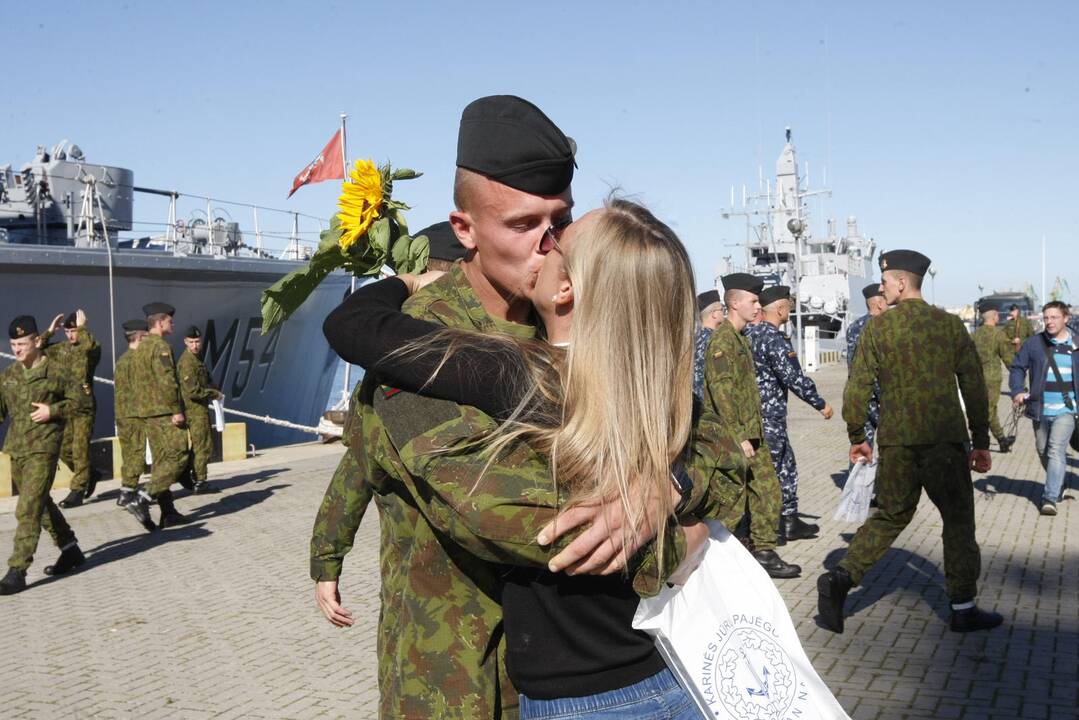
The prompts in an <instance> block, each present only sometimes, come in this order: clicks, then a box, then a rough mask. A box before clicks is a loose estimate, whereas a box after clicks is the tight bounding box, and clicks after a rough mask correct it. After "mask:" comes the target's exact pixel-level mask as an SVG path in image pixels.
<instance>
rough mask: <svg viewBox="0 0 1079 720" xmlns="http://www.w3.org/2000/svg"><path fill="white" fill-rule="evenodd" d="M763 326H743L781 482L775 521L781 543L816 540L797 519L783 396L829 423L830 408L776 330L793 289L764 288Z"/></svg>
mask: <svg viewBox="0 0 1079 720" xmlns="http://www.w3.org/2000/svg"><path fill="white" fill-rule="evenodd" d="M760 303H761V315H762V317H763V319H762V321H761V322H759V323H756V324H755V325H747V326H746V329H745V331H744V332H745V336H746V337H747V338H749V342H750V345H751V346H752V348H753V364H754V366H755V367H756V371H757V386H758V387H759V388H760V396H761V419H762V421H763V426H764V439H765V441H766V442H767V443H768V451H769V452H770V453H771V456H772V465H773V466H774V467H775V470H776V475H777V476H778V477H779V489H780V492H781V494H782V496H783V507H782V510H781V515H780V519H779V538H780V541H781V542H784V541H786V540H804V539H807V538H812V537H816V534H817V533H818V532H819V531H820V527H818V526H817V525H813V524H810V523H807V522H805V521H804V520H802V518H800V517H799V516H798V466H797V465H796V464H795V461H794V449H793V448H792V447H791V440H790V437H789V436H788V435H787V391H788V390H789V391H791V392H793V393H794V394H795V395H797V396H798V397H799V398H801V399H802V400H804V401H805V402H806V403H808V404H809V405H810V406H812V407H813V409H814V410H816V411H817V412H819V413H820V414H821V415H823V416H824V419H825V420H830V419H831V418H832V406H831V405H829V404H828V403H827V402H826V401H825V400H824V398H822V397H821V396H820V393H818V392H817V386H816V384H814V382H813V381H812V380H810V379H809V378H808V377H806V375H805V373H803V372H802V366H801V364H799V362H798V355H797V353H795V352H794V348H793V347H792V346H791V341H790V338H789V337H788V336H786V335H784V334H783V333H782V332H780V330H779V326H780V325H784V324H786V322H787V320H788V319H789V318H790V314H791V289H790V288H789V287H787V286H786V285H776V286H774V287H769V288H765V289H764V290H762V291H761V294H760Z"/></svg>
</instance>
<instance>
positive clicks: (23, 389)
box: [0, 315, 89, 595]
mask: <svg viewBox="0 0 1079 720" xmlns="http://www.w3.org/2000/svg"><path fill="white" fill-rule="evenodd" d="M8 337H9V338H10V339H11V352H12V354H13V355H14V356H15V362H13V363H12V364H11V365H9V366H8V367H7V368H5V369H4V371H3V372H0V423H2V422H4V421H5V420H7V419H8V418H11V424H10V425H9V426H8V430H7V437H6V438H5V439H4V452H6V453H7V454H8V455H10V456H11V472H12V480H13V482H14V484H15V488H16V490H17V491H18V493H19V502H18V505H17V506H16V508H15V520H16V522H17V523H18V524H17V526H16V528H15V542H14V549H13V551H12V553H11V557H10V558H8V571H7V574H6V575H4V577H3V579H0V595H13V594H14V593H17V592H20V591H22V590H24V589H25V588H26V570H27V568H29V567H30V564H31V563H32V562H33V560H34V552H35V551H36V550H37V543H38V539H39V537H40V536H41V528H42V527H44V528H45V530H46V531H47V532H48V533H49V535H50V536H51V537H52V539H53V542H55V543H56V546H57V547H58V548H60V558H59V559H58V560H57V561H56V564H55V565H50V566H48V567H46V568H45V574H47V575H61V574H63V573H65V572H68V571H69V570H72V569H74V568H76V567H78V566H79V565H82V564H83V563H84V562H85V561H86V558H85V557H83V554H82V550H80V549H79V544H78V541H77V540H76V539H75V533H74V532H72V530H71V527H70V526H69V525H68V524H67V521H66V520H65V519H64V515H63V513H62V512H60V509H59V508H58V507H57V506H56V505H55V504H54V503H53V501H52V498H51V497H49V490H50V489H51V488H52V481H53V477H55V475H56V462H57V460H58V458H59V455H60V444H61V442H62V437H63V432H64V429H63V424H62V423H63V421H64V420H65V419H67V418H69V417H71V416H72V415H73V414H74V413H76V412H85V408H86V406H87V405H88V404H89V401H88V400H87V395H86V393H85V392H83V389H82V387H81V382H80V380H79V379H76V378H74V377H72V376H70V375H68V374H67V372H65V370H64V369H63V368H62V367H61V366H60V365H59V364H58V363H55V362H53V361H52V360H51V359H50V358H48V357H47V356H45V355H44V354H43V353H42V352H41V338H40V336H39V335H38V331H37V323H36V322H35V321H34V318H32V317H30V316H28V315H20V316H19V317H16V318H15V319H14V320H13V321H12V322H11V325H10V326H9V327H8Z"/></svg>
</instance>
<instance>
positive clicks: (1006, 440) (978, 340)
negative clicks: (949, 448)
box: [971, 309, 1015, 453]
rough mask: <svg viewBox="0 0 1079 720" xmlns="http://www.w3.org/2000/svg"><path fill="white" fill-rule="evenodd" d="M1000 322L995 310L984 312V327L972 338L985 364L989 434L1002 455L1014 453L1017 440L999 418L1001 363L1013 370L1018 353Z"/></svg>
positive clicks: (983, 371) (983, 368)
mask: <svg viewBox="0 0 1079 720" xmlns="http://www.w3.org/2000/svg"><path fill="white" fill-rule="evenodd" d="M999 319H1000V314H999V313H998V312H997V311H996V310H994V309H990V310H986V311H985V312H983V313H982V324H981V325H980V326H978V329H976V330H975V331H974V334H973V335H972V336H971V338H972V339H973V340H974V347H975V349H977V351H978V360H980V361H981V363H982V374H983V375H984V376H985V394H986V397H988V398H989V431H990V432H991V433H993V437H994V438H996V440H997V443H998V444H999V445H1000V451H1001V452H1002V453H1006V452H1008V451H1009V450H1011V448H1012V443H1014V442H1015V439H1014V438H1010V437H1007V436H1006V435H1005V434H1004V428H1003V427H1002V426H1001V424H1000V417H999V416H998V415H997V404H998V403H999V402H1000V383H1001V381H1002V380H1003V379H1004V378H1003V371H1002V370H1001V363H1004V367H1011V365H1012V358H1013V357H1015V350H1014V349H1013V348H1012V345H1011V343H1010V342H1008V337H1007V336H1006V335H1005V334H1004V333H1003V332H1001V331H1000V328H999V327H998V326H997V321H998V320H999Z"/></svg>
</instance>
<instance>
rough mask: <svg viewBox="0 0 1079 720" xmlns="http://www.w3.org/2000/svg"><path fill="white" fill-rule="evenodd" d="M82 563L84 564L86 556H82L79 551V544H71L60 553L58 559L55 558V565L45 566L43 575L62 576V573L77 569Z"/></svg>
mask: <svg viewBox="0 0 1079 720" xmlns="http://www.w3.org/2000/svg"><path fill="white" fill-rule="evenodd" d="M84 562H86V556H85V555H83V554H82V550H80V549H79V544H78V543H71V544H70V545H68V546H67V547H65V548H64V549H63V550H61V551H60V557H59V558H57V560H56V564H55V565H46V566H45V574H46V575H63V574H64V573H66V572H69V571H71V570H74V569H75V568H77V567H79V566H80V565H82V564H83V563H84Z"/></svg>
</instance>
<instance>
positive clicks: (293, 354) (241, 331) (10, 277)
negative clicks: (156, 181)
mask: <svg viewBox="0 0 1079 720" xmlns="http://www.w3.org/2000/svg"><path fill="white" fill-rule="evenodd" d="M298 266H299V264H298V263H294V262H288V261H281V260H260V259H248V258H224V257H222V258H216V257H208V256H207V257H198V256H195V257H191V256H186V257H177V256H174V255H172V254H169V253H164V252H155V251H147V250H134V251H122V250H121V251H118V250H114V251H113V253H112V276H113V293H112V297H113V307H114V308H115V316H114V317H113V318H112V319H113V321H114V322H115V326H114V329H115V336H113V341H112V344H111V345H112V347H110V342H109V338H110V335H111V334H112V330H113V327H112V326H111V324H110V314H109V306H110V303H109V257H108V254H107V252H106V251H105V250H104V249H82V248H71V247H55V246H52V247H50V246H35V245H0V308H3V311H4V313H3V314H4V317H3V318H0V320H2V321H3V323H4V324H5V325H6V323H7V322H8V321H9V320H10V318H11V317H14V316H15V315H18V314H24V313H25V314H31V315H33V316H34V317H35V318H36V319H37V321H38V325H39V327H41V328H42V329H44V328H45V327H46V326H47V325H48V323H49V322H50V320H51V319H52V318H53V317H54V316H55V315H57V314H59V313H64V314H67V313H69V312H71V311H72V310H74V309H76V308H83V309H84V310H85V311H86V313H87V316H88V318H89V320H88V323H87V324H88V327H89V328H90V330H91V331H92V332H93V333H94V335H95V337H97V339H98V342H100V343H101V346H102V357H101V364H100V365H99V366H98V368H97V372H96V373H95V374H96V375H97V376H98V377H102V378H108V379H112V368H113V357H114V356H113V352H114V351H115V357H119V356H120V355H121V354H122V353H123V352H124V350H125V349H126V343H125V342H124V338H123V332H122V330H121V327H120V324H121V323H122V322H123V321H124V320H127V319H129V318H134V317H140V316H142V309H141V308H142V306H143V305H144V304H145V303H148V302H152V301H162V302H167V303H169V304H171V305H173V306H174V307H175V308H176V315H175V326H176V327H175V333H174V334H173V335H172V336H170V337H169V338H168V341H169V344H170V345H172V347H173V349H174V351H175V353H176V356H177V357H179V353H180V352H182V351H183V349H184V348H183V334H184V330H185V329H186V328H187V327H188V326H189V325H195V326H197V327H198V328H199V329H201V330H202V332H203V337H204V340H203V346H204V350H203V359H204V361H205V362H206V366H207V368H208V369H209V371H210V375H211V378H212V380H213V382H214V384H215V385H216V386H217V387H219V388H220V389H221V390H222V391H223V392H224V394H225V407H226V408H232V409H236V410H242V411H244V412H248V413H254V414H257V415H260V416H262V415H268V416H270V417H272V418H278V419H281V420H287V421H290V422H293V423H298V424H301V425H308V426H314V425H316V424H317V423H318V419H319V416H320V415H321V413H322V412H323V410H324V409H325V407H326V402H327V398H328V396H329V393H330V390H331V383H332V381H333V376H334V372H335V370H336V367H337V357H336V355H335V354H334V353H333V351H332V350H331V349H330V347H329V346H328V345H327V343H326V340H325V338H324V337H323V335H322V321H323V320H324V319H325V317H326V315H327V314H328V313H329V312H330V310H331V309H333V307H335V306H336V305H337V304H338V303H339V302H340V301H341V299H342V297H343V296H344V293H345V291H346V290H347V288H348V278H347V277H346V276H345V275H344V274H342V273H335V274H333V275H331V276H329V277H327V278H326V279H325V280H323V282H322V284H321V285H320V286H319V287H318V288H317V289H316V290H315V291H314V292H313V293H312V294H311V296H310V297H309V299H308V300H307V302H306V303H305V304H304V306H303V307H302V308H301V309H300V310H299V311H298V312H297V313H296V314H295V315H294V316H293V317H292V318H290V319H289V320H288V321H286V322H285V323H283V324H282V325H281V326H279V327H278V328H275V329H274V330H272V331H270V332H269V333H267V334H266V335H263V334H262V313H261V307H260V303H261V293H262V291H263V290H264V289H265V288H267V287H269V286H270V285H272V284H273V283H274V282H276V281H277V280H279V279H280V278H281V277H282V276H283V275H284V274H285V273H287V272H290V271H291V270H293V269H294V268H296V267H298ZM59 339H60V340H63V338H62V336H61V337H60V338H59ZM5 350H7V349H5ZM9 362H10V361H9V360H7V359H5V358H0V367H3V366H6V365H7V364H8V363H9ZM94 394H95V396H96V398H97V406H98V410H97V416H96V420H95V424H94V437H102V436H108V435H112V434H113V428H114V419H113V402H114V399H113V392H112V386H111V385H108V384H104V383H95V387H94ZM228 419H229V417H228V416H227V415H226V420H228ZM233 419H235V418H233ZM246 422H247V437H248V441H249V442H250V443H251V444H253V445H255V446H256V447H267V446H274V445H282V444H287V443H293V442H302V441H305V440H310V439H312V436H311V435H309V434H307V433H305V432H303V431H298V430H292V429H288V428H283V427H277V426H274V425H271V424H267V423H262V422H257V421H251V420H247V421H246Z"/></svg>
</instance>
